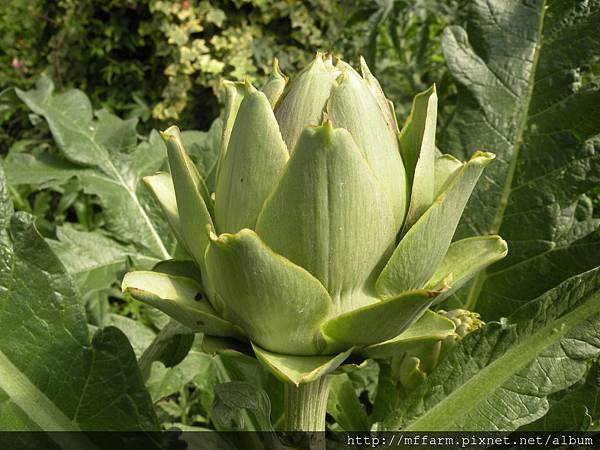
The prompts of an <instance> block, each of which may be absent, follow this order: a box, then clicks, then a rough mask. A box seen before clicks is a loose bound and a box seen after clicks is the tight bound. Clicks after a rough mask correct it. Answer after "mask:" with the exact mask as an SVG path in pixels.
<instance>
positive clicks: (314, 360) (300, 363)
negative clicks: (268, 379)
mask: <svg viewBox="0 0 600 450" xmlns="http://www.w3.org/2000/svg"><path fill="white" fill-rule="evenodd" d="M252 348H253V349H254V353H255V354H256V357H257V358H258V360H259V361H260V362H261V363H262V364H263V365H264V366H265V367H266V368H267V369H268V370H269V371H271V372H272V373H273V375H275V376H276V377H277V378H279V379H280V380H281V381H283V382H285V383H291V384H294V385H296V386H298V385H300V384H302V383H310V382H311V381H315V380H317V379H318V378H320V377H322V376H324V375H327V374H328V373H331V372H333V371H334V370H335V369H337V368H338V367H339V366H340V364H342V363H343V362H344V361H345V360H346V358H348V356H350V353H352V349H349V350H347V351H345V352H343V353H339V354H337V355H329V356H295V355H284V354H281V353H273V352H269V351H267V350H265V349H263V348H261V347H259V346H258V345H256V344H254V343H253V344H252Z"/></svg>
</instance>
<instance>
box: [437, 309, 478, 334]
mask: <svg viewBox="0 0 600 450" xmlns="http://www.w3.org/2000/svg"><path fill="white" fill-rule="evenodd" d="M438 314H441V315H443V316H445V317H446V318H448V319H450V320H451V321H452V322H454V325H455V326H456V335H457V337H458V338H459V339H462V338H464V337H465V336H466V335H467V334H469V333H471V332H473V331H475V330H478V329H479V328H481V327H483V326H484V325H485V322H484V321H483V320H481V317H480V315H479V314H477V313H476V312H473V311H469V310H466V309H453V310H450V311H444V310H443V309H441V310H439V311H438Z"/></svg>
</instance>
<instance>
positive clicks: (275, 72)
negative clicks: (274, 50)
mask: <svg viewBox="0 0 600 450" xmlns="http://www.w3.org/2000/svg"><path fill="white" fill-rule="evenodd" d="M271 70H272V75H273V76H274V77H277V78H283V81H284V82H286V83H287V81H288V77H287V76H285V74H284V73H283V72H282V71H281V68H280V67H279V59H277V58H273V66H272V69H271Z"/></svg>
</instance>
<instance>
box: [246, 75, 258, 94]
mask: <svg viewBox="0 0 600 450" xmlns="http://www.w3.org/2000/svg"><path fill="white" fill-rule="evenodd" d="M244 89H245V90H246V94H252V93H253V92H256V88H255V87H254V86H252V83H251V82H250V79H249V78H248V77H246V78H244Z"/></svg>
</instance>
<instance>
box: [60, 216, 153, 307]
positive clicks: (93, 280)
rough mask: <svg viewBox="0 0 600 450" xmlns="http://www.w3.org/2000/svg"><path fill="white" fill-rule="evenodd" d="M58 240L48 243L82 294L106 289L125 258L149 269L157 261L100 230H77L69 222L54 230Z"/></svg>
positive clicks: (119, 270)
mask: <svg viewBox="0 0 600 450" xmlns="http://www.w3.org/2000/svg"><path fill="white" fill-rule="evenodd" d="M56 235H57V238H58V240H57V241H56V240H51V239H48V244H49V245H50V247H51V248H52V250H53V251H54V253H55V254H56V255H57V256H58V257H59V258H60V260H61V262H62V263H63V264H64V265H65V267H66V269H67V271H68V272H69V275H71V277H72V278H73V281H75V284H76V285H77V287H78V288H79V292H81V293H82V294H86V295H87V294H89V293H91V292H94V291H98V290H102V289H107V288H109V287H110V286H111V284H112V283H113V282H114V281H115V280H117V279H120V278H121V276H122V275H123V272H124V270H125V266H126V262H127V259H128V258H132V259H134V260H135V262H136V267H139V268H148V269H149V268H150V267H152V266H153V265H154V264H155V263H156V262H157V260H156V259H155V258H152V257H150V256H146V255H144V254H143V253H139V252H138V251H137V250H136V249H135V248H134V247H133V246H131V245H124V244H121V243H119V242H117V241H115V240H114V239H111V238H109V237H108V236H106V235H104V234H102V233H100V232H89V231H79V230H77V229H75V228H74V227H73V226H70V225H63V226H61V227H58V228H57V230H56Z"/></svg>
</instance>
